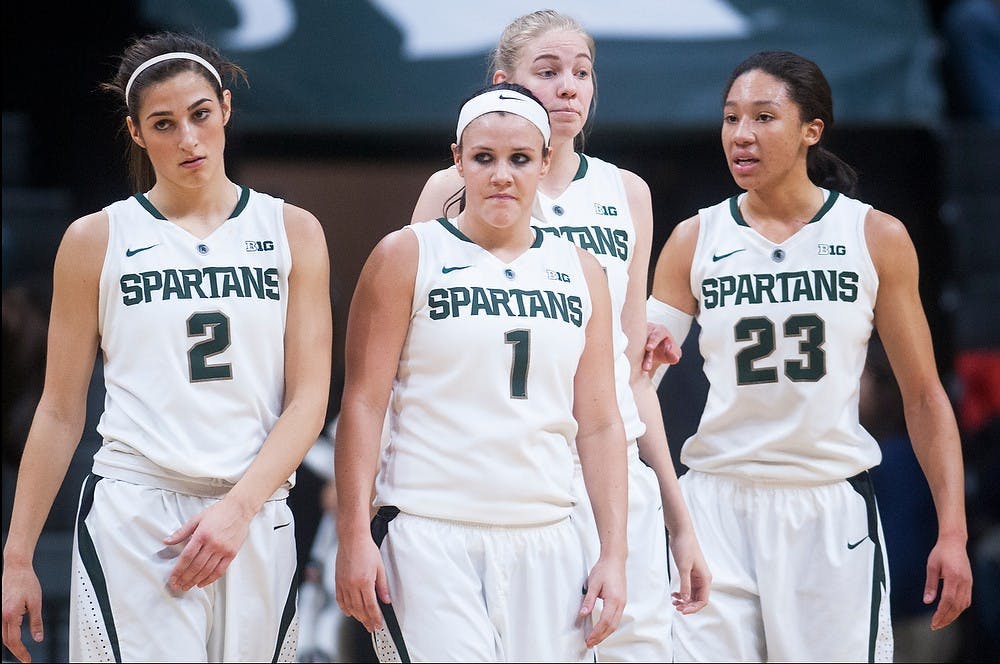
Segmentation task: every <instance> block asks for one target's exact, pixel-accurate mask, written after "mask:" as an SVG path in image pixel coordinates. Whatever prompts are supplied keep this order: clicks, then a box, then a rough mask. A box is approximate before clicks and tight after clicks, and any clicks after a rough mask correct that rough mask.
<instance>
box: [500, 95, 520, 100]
mask: <svg viewBox="0 0 1000 664" xmlns="http://www.w3.org/2000/svg"><path fill="white" fill-rule="evenodd" d="M500 99H509V100H511V101H524V99H522V98H521V97H504V96H503V95H500Z"/></svg>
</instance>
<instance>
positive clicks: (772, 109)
mask: <svg viewBox="0 0 1000 664" xmlns="http://www.w3.org/2000/svg"><path fill="white" fill-rule="evenodd" d="M822 133H823V121H822V120H818V119H815V120H806V121H804V120H803V119H802V118H801V115H800V109H799V107H798V105H797V104H796V103H795V102H794V101H793V100H792V98H791V97H790V96H789V94H788V87H787V85H786V84H785V82H784V81H782V80H781V79H778V78H775V77H774V76H771V75H770V74H767V73H764V72H763V71H760V70H757V69H755V70H752V71H748V72H746V73H745V74H742V75H741V76H739V77H738V78H737V79H736V80H735V81H733V85H732V87H731V88H730V89H729V93H728V94H727V95H726V102H725V105H724V106H723V111H722V148H723V150H724V151H725V153H726V161H727V163H728V165H729V172H730V173H732V175H733V179H734V180H735V181H736V184H738V185H739V186H740V187H741V188H743V189H746V190H751V189H766V188H771V187H773V186H776V185H780V184H781V183H783V182H786V181H789V178H791V177H792V176H795V177H802V176H806V152H807V151H808V149H809V147H810V146H811V145H815V144H816V143H817V142H818V141H819V139H820V136H822ZM806 177H807V176H806Z"/></svg>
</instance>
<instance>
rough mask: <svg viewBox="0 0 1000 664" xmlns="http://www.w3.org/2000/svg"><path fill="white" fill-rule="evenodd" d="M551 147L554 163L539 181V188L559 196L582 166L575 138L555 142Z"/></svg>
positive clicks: (548, 193) (550, 194) (546, 192)
mask: <svg viewBox="0 0 1000 664" xmlns="http://www.w3.org/2000/svg"><path fill="white" fill-rule="evenodd" d="M550 149H551V150H552V163H551V164H550V166H549V172H548V173H546V174H545V177H543V178H542V179H541V180H540V181H539V183H538V188H539V189H541V190H542V192H544V193H545V194H546V195H548V196H558V195H559V194H561V193H562V192H563V191H565V190H566V187H568V186H569V184H570V182H572V181H573V177H574V176H575V175H576V171H577V169H579V168H580V157H579V156H578V155H577V153H576V151H575V150H574V149H573V139H569V140H564V141H562V142H561V143H555V144H553V145H552V146H551V148H550Z"/></svg>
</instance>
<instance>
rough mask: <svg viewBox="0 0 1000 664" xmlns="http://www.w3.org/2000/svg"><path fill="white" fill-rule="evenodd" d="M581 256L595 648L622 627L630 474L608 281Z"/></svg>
mask: <svg viewBox="0 0 1000 664" xmlns="http://www.w3.org/2000/svg"><path fill="white" fill-rule="evenodd" d="M578 251H579V253H580V260H581V262H582V263H583V266H584V273H585V274H586V277H587V285H588V287H589V289H590V295H591V301H592V302H593V313H592V314H591V317H590V320H589V322H588V323H587V341H586V346H585V347H584V351H583V355H582V356H581V357H580V362H579V365H578V366H577V371H576V377H575V378H574V381H573V385H574V388H573V390H574V391H573V394H574V400H573V415H574V417H576V420H577V422H578V423H579V429H578V430H577V435H576V446H577V451H578V452H579V455H580V465H581V466H582V469H583V480H584V484H585V485H586V487H587V495H588V496H589V497H590V502H591V505H592V507H593V510H594V520H595V522H596V523H597V534H598V537H599V538H600V542H601V553H600V556H599V558H598V560H597V563H595V565H594V567H593V569H592V570H591V572H590V576H589V577H588V580H587V594H586V596H585V597H584V600H583V605H582V607H581V615H587V614H589V613H590V612H591V610H592V609H593V607H594V603H595V602H596V600H597V598H598V597H600V598H602V599H603V600H604V608H603V610H602V612H601V618H600V620H599V621H598V622H597V623H596V624H595V625H594V627H593V629H592V630H591V632H590V633H589V634H588V635H587V645H588V646H589V647H593V646H595V645H597V644H598V643H600V642H601V641H602V640H603V639H604V638H606V637H607V636H608V635H609V634H610V633H611V632H613V631H614V630H615V629H616V628H617V627H618V623H619V622H620V620H621V616H622V611H623V609H624V606H625V595H626V587H625V558H626V556H627V548H628V544H627V541H626V523H627V519H628V515H627V512H628V491H627V482H628V475H627V458H626V454H625V450H626V441H625V427H624V425H623V424H622V419H621V413H620V412H619V410H618V399H617V398H616V396H615V384H614V351H613V345H612V340H611V339H612V337H611V296H610V293H609V291H608V282H607V277H606V276H605V275H604V271H603V270H602V269H601V266H600V264H599V263H598V262H597V259H596V258H594V257H593V256H591V255H590V254H589V253H587V252H586V251H584V250H582V249H578Z"/></svg>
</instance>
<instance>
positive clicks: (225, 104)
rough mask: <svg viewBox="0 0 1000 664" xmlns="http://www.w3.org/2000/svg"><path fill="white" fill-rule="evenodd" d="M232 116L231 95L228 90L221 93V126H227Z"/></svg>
mask: <svg viewBox="0 0 1000 664" xmlns="http://www.w3.org/2000/svg"><path fill="white" fill-rule="evenodd" d="M232 114H233V93H231V92H230V91H229V90H223V91H222V126H223V127H224V126H226V125H227V124H229V118H230V116H232Z"/></svg>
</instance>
